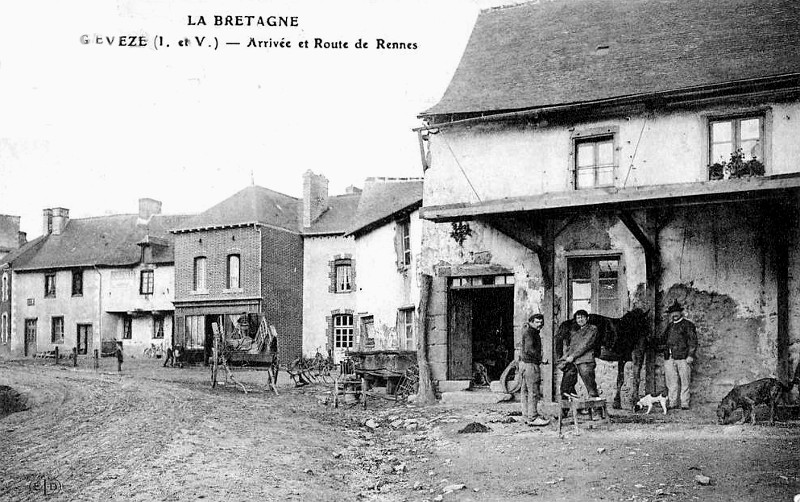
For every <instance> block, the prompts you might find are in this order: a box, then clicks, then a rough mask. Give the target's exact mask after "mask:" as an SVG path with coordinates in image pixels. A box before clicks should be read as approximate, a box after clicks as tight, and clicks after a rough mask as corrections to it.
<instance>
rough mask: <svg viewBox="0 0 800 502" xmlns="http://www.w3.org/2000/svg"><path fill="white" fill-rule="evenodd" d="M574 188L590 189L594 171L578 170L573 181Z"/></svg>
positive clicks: (592, 183) (592, 184)
mask: <svg viewBox="0 0 800 502" xmlns="http://www.w3.org/2000/svg"><path fill="white" fill-rule="evenodd" d="M575 186H576V187H577V188H590V187H593V186H594V170H593V169H579V170H578V172H577V177H576V179H575Z"/></svg>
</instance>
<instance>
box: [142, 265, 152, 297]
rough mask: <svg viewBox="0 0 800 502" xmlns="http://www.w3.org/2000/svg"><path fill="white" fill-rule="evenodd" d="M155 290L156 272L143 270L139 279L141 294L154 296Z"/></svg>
mask: <svg viewBox="0 0 800 502" xmlns="http://www.w3.org/2000/svg"><path fill="white" fill-rule="evenodd" d="M154 288H155V272H154V271H153V270H142V273H141V276H140V277H139V294H141V295H152V294H153V289H154Z"/></svg>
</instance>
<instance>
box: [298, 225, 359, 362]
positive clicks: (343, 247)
mask: <svg viewBox="0 0 800 502" xmlns="http://www.w3.org/2000/svg"><path fill="white" fill-rule="evenodd" d="M346 254H350V255H355V241H354V239H353V238H352V237H341V236H327V237H306V238H305V239H304V242H303V355H305V356H307V357H311V356H313V355H314V354H315V353H316V352H317V350H318V349H319V351H320V352H321V353H323V354H324V353H325V346H326V344H327V343H328V339H327V337H326V329H327V327H328V324H327V321H326V319H325V317H326V316H330V315H331V311H332V310H336V309H340V310H342V311H344V310H353V311H355V308H356V293H355V292H352V293H329V292H328V289H329V286H330V284H331V279H330V276H329V274H330V265H329V262H330V261H331V260H333V259H334V257H335V256H336V255H346ZM354 257H355V256H354ZM358 266H359V264H358V261H356V278H355V280H356V288H358V287H359V281H360V279H361V278H360V277H359V273H358Z"/></svg>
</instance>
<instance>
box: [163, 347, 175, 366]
mask: <svg viewBox="0 0 800 502" xmlns="http://www.w3.org/2000/svg"><path fill="white" fill-rule="evenodd" d="M167 364H169V366H170V367H171V368H173V367H175V355H174V353H173V351H172V347H167V358H166V359H164V367H165V368H166V367H167Z"/></svg>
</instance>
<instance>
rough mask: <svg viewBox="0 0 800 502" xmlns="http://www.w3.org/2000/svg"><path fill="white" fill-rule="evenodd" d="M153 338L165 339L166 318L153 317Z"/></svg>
mask: <svg viewBox="0 0 800 502" xmlns="http://www.w3.org/2000/svg"><path fill="white" fill-rule="evenodd" d="M153 338H164V316H160V315H154V316H153Z"/></svg>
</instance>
